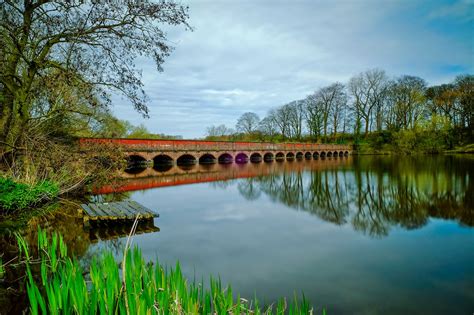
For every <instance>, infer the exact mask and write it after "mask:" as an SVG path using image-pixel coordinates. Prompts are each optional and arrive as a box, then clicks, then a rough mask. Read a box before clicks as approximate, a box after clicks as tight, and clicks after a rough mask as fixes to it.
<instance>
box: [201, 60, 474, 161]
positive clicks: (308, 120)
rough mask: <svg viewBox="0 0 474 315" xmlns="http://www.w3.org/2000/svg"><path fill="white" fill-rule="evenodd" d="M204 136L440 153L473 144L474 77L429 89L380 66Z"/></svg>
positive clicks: (247, 115) (249, 114) (369, 150)
mask: <svg viewBox="0 0 474 315" xmlns="http://www.w3.org/2000/svg"><path fill="white" fill-rule="evenodd" d="M207 139H212V140H218V139H225V140H253V141H276V142H282V141H307V142H322V143H349V144H354V146H355V149H356V150H357V151H360V152H361V153H376V154H377V153H413V152H424V153H437V152H443V151H446V150H453V149H455V148H456V147H462V146H465V145H469V144H472V143H474V76H473V75H471V74H465V75H459V76H457V77H456V78H455V79H454V80H453V81H452V82H449V83H446V84H440V85H433V86H429V85H428V83H427V82H426V81H425V80H424V79H422V78H420V77H416V76H411V75H402V76H399V77H395V78H390V77H389V76H388V75H387V74H386V72H385V71H383V70H381V69H371V70H367V71H364V72H361V73H359V74H357V75H354V76H353V77H352V78H350V79H349V81H348V82H347V83H345V84H343V83H340V82H336V83H333V84H330V85H328V86H324V87H321V88H318V89H316V90H315V91H314V92H313V93H312V94H310V95H308V96H306V97H305V98H303V99H300V100H296V101H292V102H290V103H288V104H285V105H282V106H279V107H276V108H274V109H271V110H270V111H269V112H268V114H267V115H266V116H265V117H264V118H263V119H260V117H259V116H258V115H257V114H256V113H253V112H247V113H244V114H243V115H242V116H240V117H239V118H238V120H237V124H236V126H235V130H234V129H232V128H229V127H227V126H225V125H218V126H210V127H208V129H207Z"/></svg>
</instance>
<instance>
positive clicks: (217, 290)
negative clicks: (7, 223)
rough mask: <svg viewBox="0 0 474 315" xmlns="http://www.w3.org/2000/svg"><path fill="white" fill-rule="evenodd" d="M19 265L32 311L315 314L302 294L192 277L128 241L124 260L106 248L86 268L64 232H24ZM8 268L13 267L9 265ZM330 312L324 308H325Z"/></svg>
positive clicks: (20, 243)
mask: <svg viewBox="0 0 474 315" xmlns="http://www.w3.org/2000/svg"><path fill="white" fill-rule="evenodd" d="M18 244H19V248H20V256H19V258H18V260H17V261H16V265H21V264H24V265H25V266H26V275H27V280H26V286H27V293H28V300H29V302H30V312H31V313H32V314H40V313H41V314H97V313H100V314H262V313H263V314H312V312H313V311H312V308H311V306H310V304H309V303H308V302H307V301H306V300H305V299H304V296H303V298H302V299H298V298H297V297H296V296H295V297H294V298H293V299H291V301H287V300H286V299H280V300H279V301H278V302H276V303H274V304H271V305H268V306H263V305H261V304H260V302H259V301H258V299H257V298H256V297H255V298H253V299H250V300H246V299H243V298H241V297H240V296H239V295H238V294H235V293H234V292H233V291H232V289H231V287H230V286H227V287H223V286H222V284H221V282H220V280H216V279H213V278H211V279H210V280H209V283H208V287H207V286H206V285H204V283H203V282H201V283H195V282H188V281H187V280H186V278H185V277H184V276H183V274H182V272H181V268H180V265H179V263H177V264H176V266H175V267H174V268H170V269H167V268H164V267H162V266H161V265H160V264H159V263H158V262H155V263H146V262H145V261H144V259H143V256H142V254H141V252H140V250H139V249H137V248H134V249H130V248H129V246H128V244H129V243H128V242H127V246H126V247H125V251H124V258H123V260H122V262H121V263H120V264H118V263H117V262H116V260H115V258H114V256H113V255H112V253H111V252H109V251H105V252H103V253H102V255H101V256H100V257H98V258H95V259H94V260H93V261H92V262H91V264H90V267H89V268H88V269H87V270H84V268H83V267H81V265H80V264H79V262H78V260H77V259H76V258H74V257H70V256H68V249H67V247H66V245H65V243H64V242H63V240H62V237H61V236H58V235H57V234H54V235H53V236H52V238H51V239H48V237H47V236H46V233H45V232H42V231H39V233H38V245H37V248H36V247H35V248H29V247H28V245H27V243H26V242H25V241H24V240H23V239H22V238H21V237H18ZM2 270H5V272H8V266H7V267H6V268H5V269H4V268H3V267H2ZM323 313H324V311H323Z"/></svg>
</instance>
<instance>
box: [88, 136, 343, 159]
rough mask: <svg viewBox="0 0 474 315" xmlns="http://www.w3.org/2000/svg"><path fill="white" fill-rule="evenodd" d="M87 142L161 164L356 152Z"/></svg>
mask: <svg viewBox="0 0 474 315" xmlns="http://www.w3.org/2000/svg"><path fill="white" fill-rule="evenodd" d="M79 141H80V143H81V145H82V146H87V144H93V145H97V144H108V145H117V146H119V147H120V148H121V149H122V150H123V151H124V152H125V153H126V154H127V156H128V159H129V161H131V162H147V163H153V164H154V165H157V164H177V165H186V164H196V163H199V164H213V163H233V162H235V163H247V162H249V161H251V162H255V163H257V162H261V161H265V162H271V161H274V160H276V161H284V160H294V159H308V160H309V159H317V158H319V157H343V156H348V155H350V154H351V153H352V147H351V146H349V145H333V144H315V143H268V142H228V141H200V140H155V139H112V138H81V139H80V140H79Z"/></svg>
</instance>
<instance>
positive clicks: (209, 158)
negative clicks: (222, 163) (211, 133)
mask: <svg viewBox="0 0 474 315" xmlns="http://www.w3.org/2000/svg"><path fill="white" fill-rule="evenodd" d="M214 163H216V157H215V156H214V155H212V154H210V153H205V154H203V155H201V157H200V158H199V164H214Z"/></svg>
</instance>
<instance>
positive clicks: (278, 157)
mask: <svg viewBox="0 0 474 315" xmlns="http://www.w3.org/2000/svg"><path fill="white" fill-rule="evenodd" d="M275 160H276V161H277V162H283V161H284V160H285V154H284V153H283V152H278V153H277V154H276V156H275Z"/></svg>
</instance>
